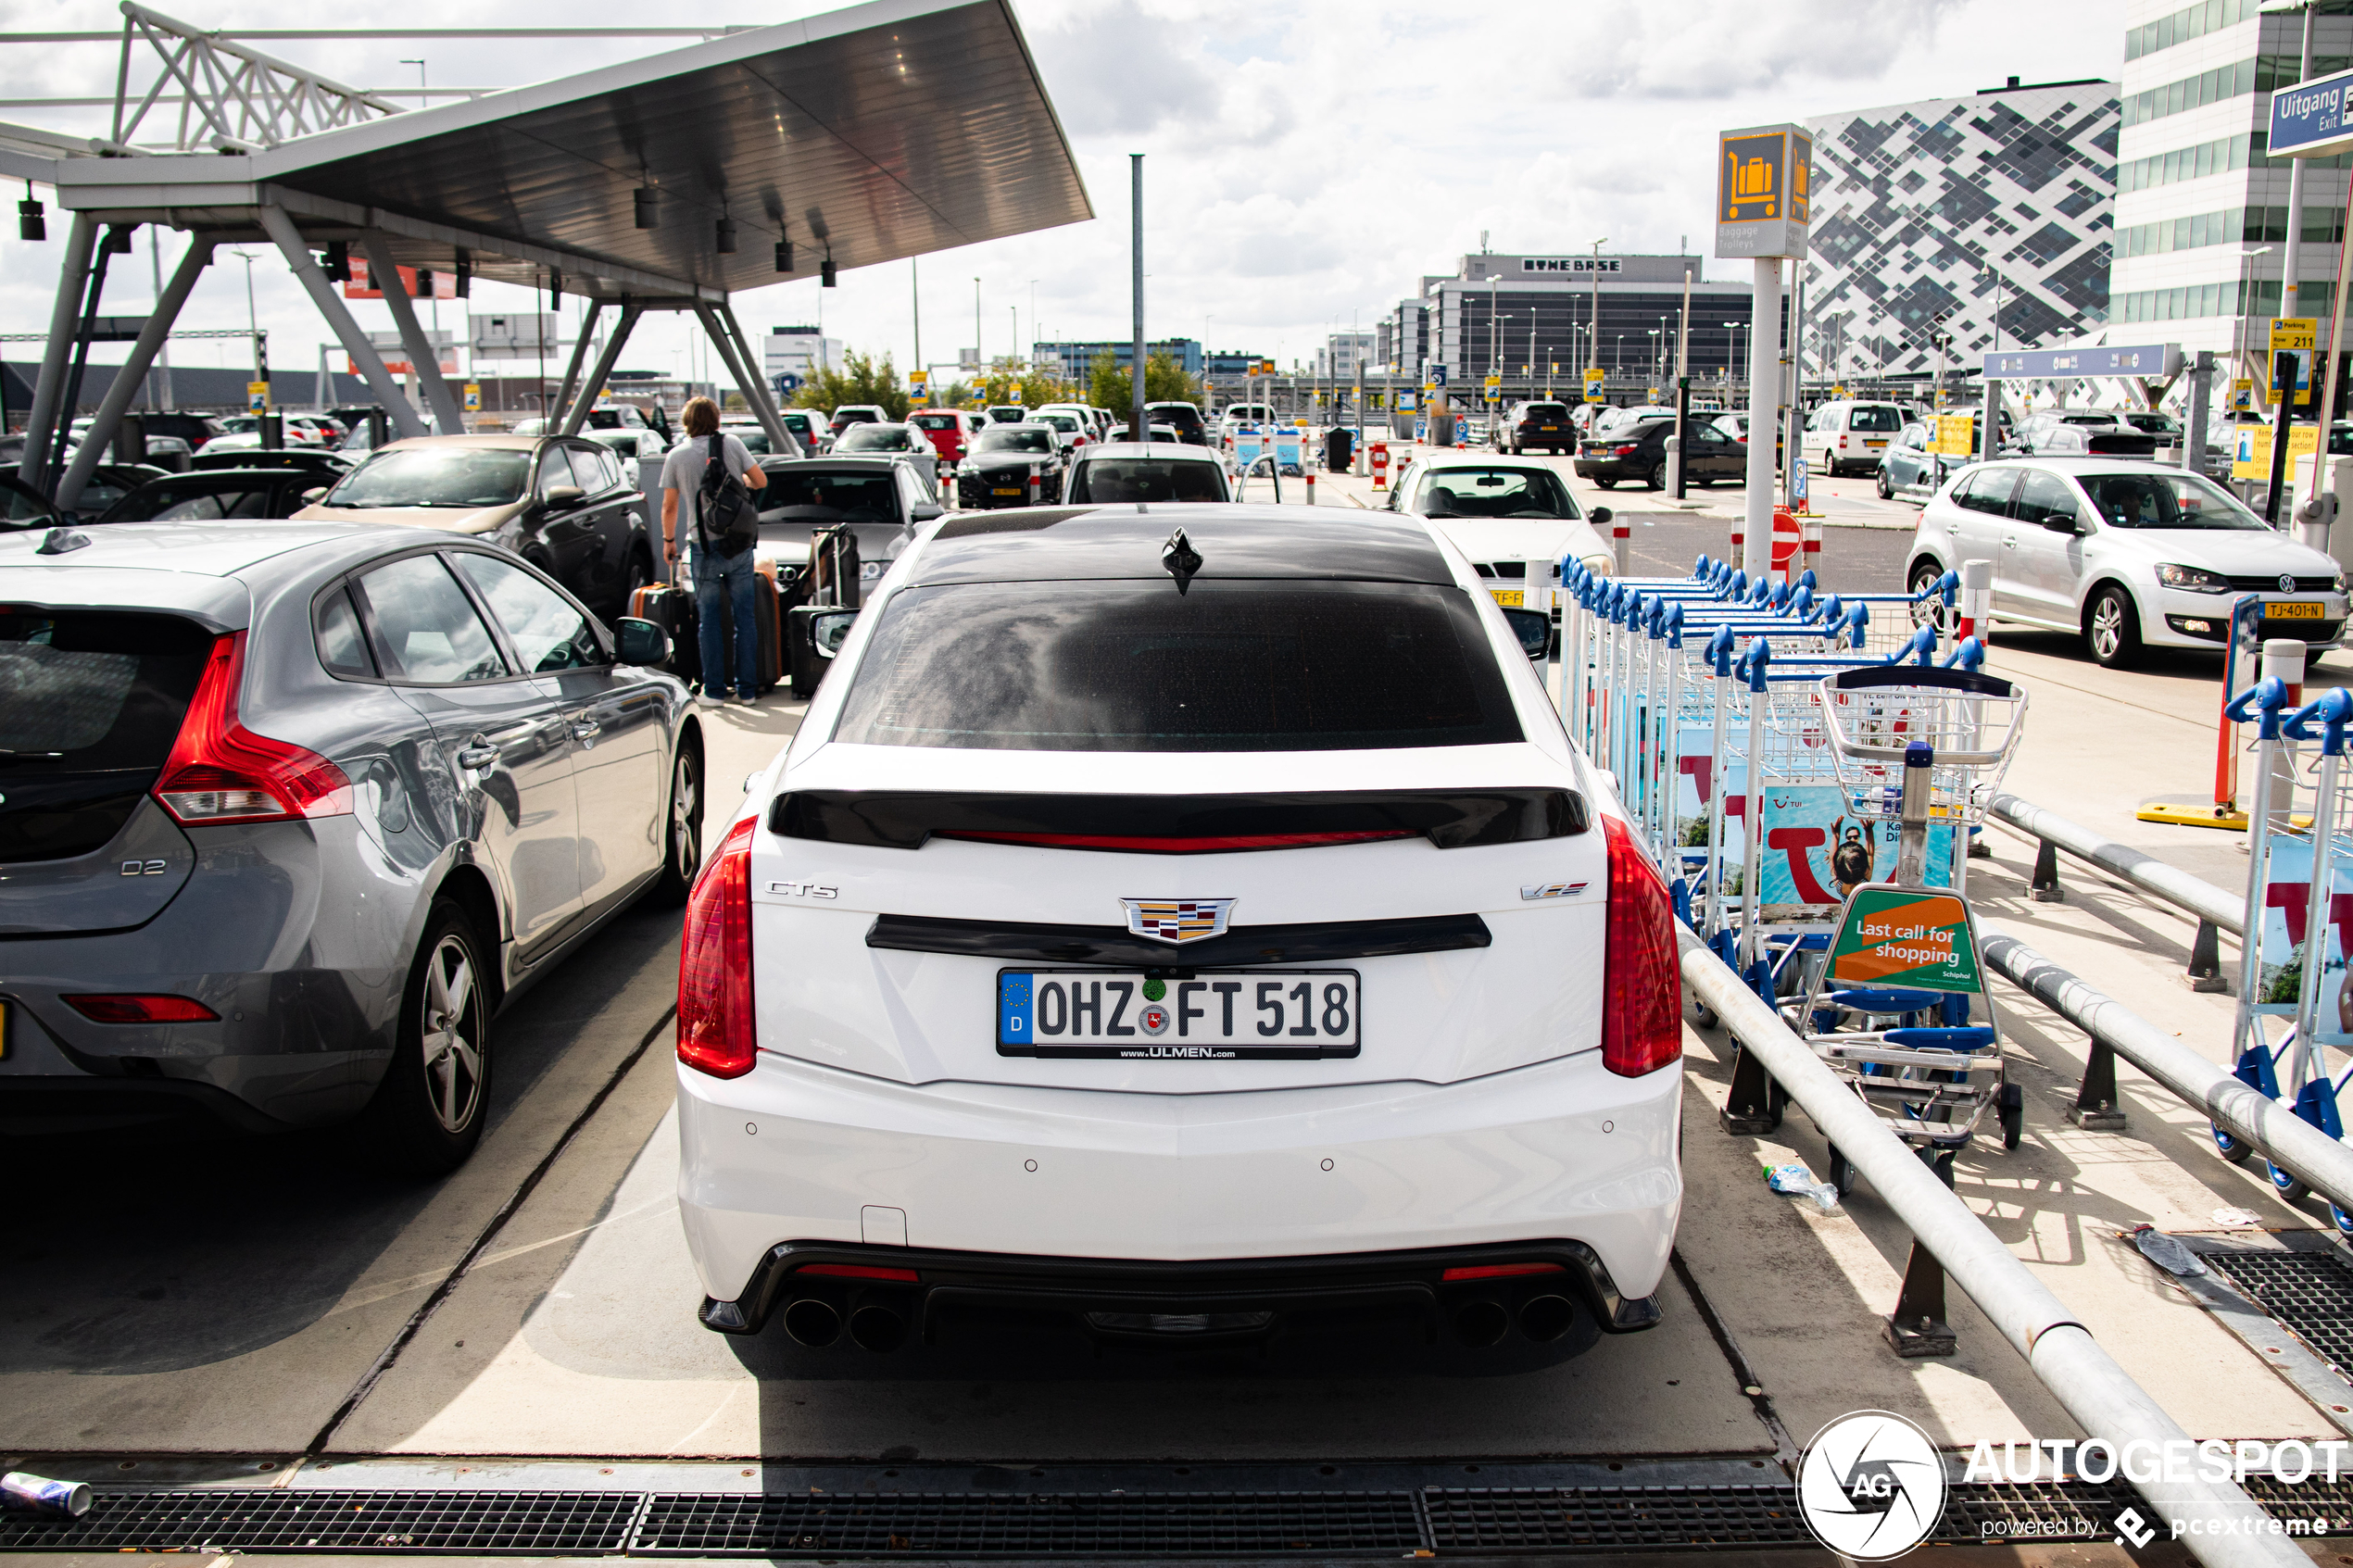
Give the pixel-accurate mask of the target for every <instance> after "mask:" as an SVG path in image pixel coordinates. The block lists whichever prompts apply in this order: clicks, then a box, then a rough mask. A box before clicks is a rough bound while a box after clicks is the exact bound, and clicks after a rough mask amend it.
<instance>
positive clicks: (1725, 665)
mask: <svg viewBox="0 0 2353 1568" xmlns="http://www.w3.org/2000/svg"><path fill="white" fill-rule="evenodd" d="M1739 640H1740V639H1739V638H1738V637H1736V636H1734V635H1733V634H1732V629H1731V628H1730V626H1718V627H1717V628H1716V634H1715V635H1714V636H1712V637H1710V638H1708V639H1707V647H1706V649H1705V652H1706V655H1707V662H1708V665H1709V667H1710V668H1711V669H1713V670H1714V671H1716V674H1717V676H1718V678H1719V679H1721V680H1727V681H1729V680H1730V679H1731V678H1732V645H1733V644H1734V643H1736V642H1738V641H1739Z"/></svg>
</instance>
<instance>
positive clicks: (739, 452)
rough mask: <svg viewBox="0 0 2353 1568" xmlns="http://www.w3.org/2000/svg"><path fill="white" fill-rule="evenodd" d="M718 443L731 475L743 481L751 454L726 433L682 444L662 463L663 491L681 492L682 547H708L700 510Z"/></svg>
mask: <svg viewBox="0 0 2353 1568" xmlns="http://www.w3.org/2000/svg"><path fill="white" fill-rule="evenodd" d="M714 441H716V442H718V443H719V444H720V445H719V449H720V451H721V452H722V454H724V457H725V458H726V462H727V471H728V472H729V473H732V474H735V475H737V476H738V477H740V476H741V475H742V473H743V471H744V470H746V469H748V468H749V467H751V454H750V452H749V451H747V450H746V449H745V447H744V444H743V443H742V442H740V441H738V440H736V438H735V437H734V436H732V435H728V434H726V433H720V434H718V435H698V436H696V437H695V438H694V439H692V440H690V441H682V442H680V443H679V444H678V445H675V446H673V447H672V448H671V449H670V455H669V456H668V457H666V458H663V459H662V462H661V487H662V488H663V489H664V490H675V491H677V492H678V543H679V544H680V545H681V546H686V545H700V544H703V543H705V541H704V539H703V536H702V526H701V524H702V516H701V506H700V502H701V498H702V472H703V468H704V466H705V465H706V464H707V463H708V462H709V461H710V457H709V453H710V449H711V443H712V442H714Z"/></svg>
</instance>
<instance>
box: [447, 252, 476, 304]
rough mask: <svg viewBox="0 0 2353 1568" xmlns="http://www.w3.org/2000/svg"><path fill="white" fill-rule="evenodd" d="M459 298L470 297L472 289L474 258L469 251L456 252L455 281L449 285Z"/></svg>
mask: <svg viewBox="0 0 2353 1568" xmlns="http://www.w3.org/2000/svg"><path fill="white" fill-rule="evenodd" d="M451 287H452V289H453V290H454V292H455V293H456V294H457V296H458V297H459V299H471V298H472V297H473V291H474V258H473V253H472V252H471V251H464V250H461V251H459V253H458V267H457V281H456V282H454V283H453V284H452V285H451Z"/></svg>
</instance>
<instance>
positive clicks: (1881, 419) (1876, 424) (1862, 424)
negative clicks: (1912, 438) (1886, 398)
mask: <svg viewBox="0 0 2353 1568" xmlns="http://www.w3.org/2000/svg"><path fill="white" fill-rule="evenodd" d="M1846 428H1847V429H1849V430H1870V431H1884V432H1886V433H1889V434H1891V435H1892V434H1894V433H1895V432H1897V431H1899V430H1902V429H1903V428H1904V410H1903V409H1901V408H1872V407H1870V406H1869V405H1866V406H1864V407H1862V408H1856V410H1855V411H1854V413H1853V415H1852V416H1851V417H1850V418H1849V419H1848V420H1847V421H1846Z"/></svg>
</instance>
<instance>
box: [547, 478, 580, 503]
mask: <svg viewBox="0 0 2353 1568" xmlns="http://www.w3.org/2000/svg"><path fill="white" fill-rule="evenodd" d="M587 495H588V492H586V491H585V490H583V489H582V488H580V486H578V485H577V484H550V485H549V486H547V504H548V505H549V506H551V507H576V506H578V505H580V503H581V502H582V501H584V500H585V499H586V498H587Z"/></svg>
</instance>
